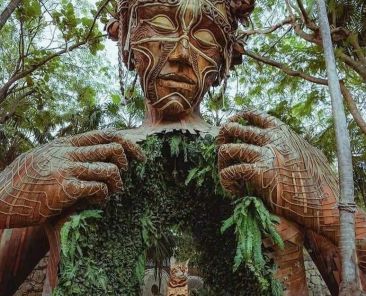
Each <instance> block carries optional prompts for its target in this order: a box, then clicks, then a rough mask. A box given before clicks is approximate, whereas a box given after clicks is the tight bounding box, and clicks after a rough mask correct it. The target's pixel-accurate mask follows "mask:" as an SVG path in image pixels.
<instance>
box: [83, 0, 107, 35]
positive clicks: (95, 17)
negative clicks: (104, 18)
mask: <svg viewBox="0 0 366 296" xmlns="http://www.w3.org/2000/svg"><path fill="white" fill-rule="evenodd" d="M110 1H111V0H106V1H104V3H103V5H102V6H101V7H99V9H98V11H97V13H96V14H95V16H94V19H93V23H92V25H91V27H90V29H89V32H88V35H87V36H86V38H85V39H86V40H88V39H89V38H90V35H91V34H92V32H93V29H94V26H95V23H96V21H97V19H98V17H99V15H100V14H101V13H102V11H103V9H104V8H105V7H106V6H107V5H108V3H109V2H110Z"/></svg>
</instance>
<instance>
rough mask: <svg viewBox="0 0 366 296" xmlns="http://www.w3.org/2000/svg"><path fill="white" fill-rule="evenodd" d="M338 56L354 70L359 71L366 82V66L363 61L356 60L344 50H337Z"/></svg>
mask: <svg viewBox="0 0 366 296" xmlns="http://www.w3.org/2000/svg"><path fill="white" fill-rule="evenodd" d="M336 56H337V57H338V58H340V59H341V60H342V61H343V62H344V63H345V64H346V65H348V66H349V67H350V68H352V69H353V70H354V71H356V72H357V73H358V75H360V76H361V77H362V79H363V80H364V81H365V82H366V67H365V65H363V64H362V63H360V62H358V61H355V60H354V59H352V58H351V57H350V56H348V55H346V54H345V53H344V52H339V51H338V52H336Z"/></svg>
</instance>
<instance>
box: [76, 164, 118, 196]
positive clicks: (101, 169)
mask: <svg viewBox="0 0 366 296" xmlns="http://www.w3.org/2000/svg"><path fill="white" fill-rule="evenodd" d="M70 172H71V175H72V176H73V177H76V178H78V179H79V180H83V181H98V182H103V183H105V184H107V186H108V190H109V191H110V192H111V193H113V192H119V191H122V189H123V183H122V179H121V175H120V173H119V169H118V167H117V166H116V165H114V164H112V163H105V162H92V163H83V162H79V163H75V164H73V165H72V167H71V168H70Z"/></svg>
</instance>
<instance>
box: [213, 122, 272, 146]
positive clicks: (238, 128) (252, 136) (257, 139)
mask: <svg viewBox="0 0 366 296" xmlns="http://www.w3.org/2000/svg"><path fill="white" fill-rule="evenodd" d="M238 139H239V140H241V141H242V142H244V143H249V144H254V145H260V146H263V145H265V144H267V142H268V141H269V138H268V136H267V132H266V131H265V130H264V129H261V128H258V127H254V126H243V125H241V124H239V123H237V122H229V123H226V124H225V125H224V126H223V127H222V128H221V129H220V132H219V135H218V137H217V142H218V143H219V144H226V143H233V142H234V141H236V140H238Z"/></svg>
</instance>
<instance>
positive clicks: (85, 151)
mask: <svg viewBox="0 0 366 296" xmlns="http://www.w3.org/2000/svg"><path fill="white" fill-rule="evenodd" d="M73 149H76V150H72V151H71V152H69V153H68V155H69V157H71V158H72V160H75V161H80V162H112V163H114V164H115V165H116V166H118V168H120V169H121V170H124V171H126V170H127V167H128V161H127V157H126V154H125V152H124V150H123V147H122V146H121V145H120V144H116V143H111V144H105V145H95V146H87V147H79V148H73Z"/></svg>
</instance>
